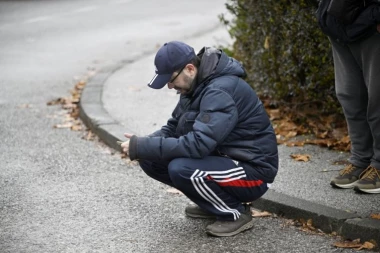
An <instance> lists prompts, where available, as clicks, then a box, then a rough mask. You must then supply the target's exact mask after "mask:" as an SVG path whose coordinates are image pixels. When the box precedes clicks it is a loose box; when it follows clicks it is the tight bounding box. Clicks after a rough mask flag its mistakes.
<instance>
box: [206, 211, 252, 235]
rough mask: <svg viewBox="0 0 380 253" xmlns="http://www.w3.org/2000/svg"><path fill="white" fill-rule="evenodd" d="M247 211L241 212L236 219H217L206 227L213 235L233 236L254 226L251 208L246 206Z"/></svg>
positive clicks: (208, 232)
mask: <svg viewBox="0 0 380 253" xmlns="http://www.w3.org/2000/svg"><path fill="white" fill-rule="evenodd" d="M245 208H246V211H245V212H244V213H241V214H240V217H239V219H237V220H235V221H219V220H218V221H216V222H215V223H213V224H211V225H208V226H207V227H206V233H207V234H209V235H213V236H233V235H237V234H239V233H241V232H243V231H245V230H248V229H250V228H252V227H253V219H252V214H251V209H250V207H249V206H245Z"/></svg>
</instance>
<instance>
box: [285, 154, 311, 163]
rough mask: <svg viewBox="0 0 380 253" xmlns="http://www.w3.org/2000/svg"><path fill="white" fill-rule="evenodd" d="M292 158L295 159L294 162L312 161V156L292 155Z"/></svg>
mask: <svg viewBox="0 0 380 253" xmlns="http://www.w3.org/2000/svg"><path fill="white" fill-rule="evenodd" d="M290 157H291V158H293V159H294V160H296V161H300V162H308V161H309V160H310V157H311V156H310V155H307V154H304V155H303V154H293V155H290Z"/></svg>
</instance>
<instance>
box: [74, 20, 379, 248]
mask: <svg viewBox="0 0 380 253" xmlns="http://www.w3.org/2000/svg"><path fill="white" fill-rule="evenodd" d="M178 40H182V41H184V42H186V43H188V44H189V45H191V46H193V47H194V49H195V50H196V51H198V50H199V49H201V48H202V47H203V46H218V47H219V46H228V45H230V44H231V43H232V42H231V39H230V37H229V35H228V33H227V31H226V29H225V28H224V27H221V26H218V27H211V28H210V30H207V29H205V30H204V31H201V32H198V33H195V34H193V35H192V36H188V37H183V38H178ZM163 42H164V41H161V42H160V43H161V44H162V43H163ZM139 50H141V49H136V52H134V55H133V58H131V59H127V60H124V61H122V62H119V63H117V64H114V65H111V66H108V67H105V68H103V69H101V70H99V71H98V72H97V74H96V75H95V76H93V77H92V79H91V80H90V81H89V82H88V83H87V85H86V87H85V89H84V91H83V93H82V96H81V101H80V116H81V119H82V120H83V121H84V122H85V124H86V125H87V126H88V127H89V128H90V129H91V130H92V131H93V132H94V133H95V134H97V135H98V136H99V137H100V139H101V140H102V141H104V142H105V143H106V144H107V145H108V146H110V147H112V148H114V149H116V150H118V151H120V147H119V145H118V144H117V143H116V141H117V140H124V139H125V138H124V135H123V134H124V133H126V132H127V133H134V134H137V135H140V136H141V135H147V134H150V133H152V132H153V131H155V130H157V129H159V128H160V127H161V126H162V125H164V124H165V123H166V120H167V119H168V118H169V117H170V115H171V112H172V110H173V109H174V106H175V105H176V103H177V100H178V96H177V95H176V92H175V91H174V90H169V89H167V88H163V89H161V90H153V89H150V88H149V87H147V83H148V82H149V81H150V79H151V78H152V77H153V75H154V64H153V62H154V56H155V53H156V52H157V50H158V47H157V45H156V44H154V45H153V44H152V48H145V49H144V50H145V51H143V52H140V51H139ZM278 148H279V155H280V168H279V172H278V175H277V177H276V179H275V182H274V183H273V185H272V188H271V189H270V190H269V191H268V192H267V193H266V194H265V195H264V196H263V197H262V198H261V199H259V200H257V201H255V202H254V203H253V204H252V206H253V207H254V208H257V209H260V210H266V211H269V212H272V213H276V214H278V215H281V216H284V217H287V218H291V219H304V220H309V219H311V220H312V222H313V226H314V227H316V228H319V229H321V230H322V231H324V232H326V233H331V232H334V231H335V232H337V234H338V235H341V236H343V237H345V238H347V239H356V238H360V239H361V241H362V242H364V241H368V240H374V241H376V242H377V245H380V220H376V219H372V218H370V215H371V214H378V213H380V195H376V194H358V193H355V192H354V190H352V189H348V190H339V189H333V188H332V187H330V185H329V183H330V178H331V177H333V176H335V175H336V174H337V173H338V171H339V170H340V169H341V167H342V166H341V165H333V163H334V162H335V161H339V160H344V159H346V158H347V157H348V154H347V153H343V152H337V151H331V150H328V149H326V148H321V147H318V146H312V145H307V146H304V147H286V146H284V145H279V146H278ZM300 153H301V154H309V155H311V161H310V162H306V163H305V162H297V161H294V160H293V159H292V158H291V157H290V155H291V154H300Z"/></svg>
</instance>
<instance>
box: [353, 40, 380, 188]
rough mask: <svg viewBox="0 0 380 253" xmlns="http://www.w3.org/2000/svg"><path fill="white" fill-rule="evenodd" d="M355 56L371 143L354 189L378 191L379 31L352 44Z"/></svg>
mask: <svg viewBox="0 0 380 253" xmlns="http://www.w3.org/2000/svg"><path fill="white" fill-rule="evenodd" d="M351 50H352V51H353V53H354V55H355V58H357V59H360V60H361V64H362V70H363V75H364V80H365V83H366V85H367V89H368V109H367V121H368V124H369V127H370V132H371V136H372V140H373V141H372V143H373V146H372V147H373V156H372V157H371V166H370V167H368V170H366V173H363V175H362V177H361V179H360V180H359V181H358V182H357V184H356V187H355V190H356V191H360V192H366V193H380V68H379V66H380V33H376V34H374V35H373V36H371V37H370V38H368V39H366V40H364V41H362V42H361V43H355V44H354V45H352V47H351Z"/></svg>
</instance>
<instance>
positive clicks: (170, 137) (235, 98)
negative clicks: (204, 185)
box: [129, 47, 278, 183]
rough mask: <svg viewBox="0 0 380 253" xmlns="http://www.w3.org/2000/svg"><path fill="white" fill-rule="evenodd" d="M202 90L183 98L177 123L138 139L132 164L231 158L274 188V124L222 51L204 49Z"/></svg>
mask: <svg viewBox="0 0 380 253" xmlns="http://www.w3.org/2000/svg"><path fill="white" fill-rule="evenodd" d="M198 56H199V57H201V65H200V67H199V69H198V77H197V85H196V87H195V89H194V91H193V92H192V93H191V94H190V95H189V94H188V95H181V97H180V100H179V102H178V104H177V106H176V108H175V110H174V111H173V113H172V118H171V119H169V120H168V122H167V125H165V126H163V127H162V128H161V130H159V131H157V132H155V133H154V134H152V135H150V136H148V137H137V136H133V137H132V138H131V140H130V147H129V155H130V159H131V160H134V159H146V160H167V161H170V160H173V159H175V158H179V157H187V158H195V159H200V158H203V157H205V156H211V155H217V156H227V157H230V158H232V159H234V160H237V161H240V162H242V163H243V165H244V164H245V165H246V166H244V168H245V169H251V170H253V171H252V173H254V174H256V175H257V177H258V178H260V179H262V180H263V181H264V182H267V183H271V182H273V180H274V177H275V176H276V174H277V170H278V151H277V141H276V136H275V133H274V130H273V128H272V125H271V122H270V120H269V118H268V115H267V114H266V111H265V110H264V107H263V105H262V103H261V101H260V100H259V98H258V97H257V95H256V93H255V92H254V91H253V89H252V88H251V87H250V86H249V85H248V84H247V83H246V82H245V81H244V80H243V79H242V78H241V77H244V76H245V71H244V69H243V67H242V66H241V64H240V63H239V62H238V61H236V60H235V59H233V58H231V57H228V56H227V55H226V54H225V53H223V52H222V51H221V50H217V49H214V48H206V47H205V48H203V49H202V50H201V51H200V52H199V53H198Z"/></svg>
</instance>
